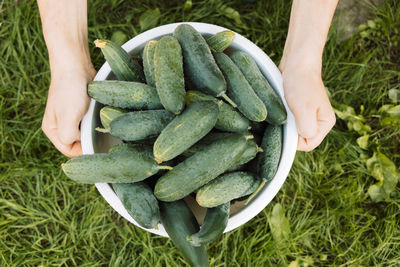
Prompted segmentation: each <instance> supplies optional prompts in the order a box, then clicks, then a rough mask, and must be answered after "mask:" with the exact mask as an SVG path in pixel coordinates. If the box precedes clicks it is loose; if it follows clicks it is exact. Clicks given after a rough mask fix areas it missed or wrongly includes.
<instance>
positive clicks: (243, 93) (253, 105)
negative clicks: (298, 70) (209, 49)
mask: <svg viewBox="0 0 400 267" xmlns="http://www.w3.org/2000/svg"><path fill="white" fill-rule="evenodd" d="M214 57H215V60H216V61H217V64H218V66H219V67H220V69H221V71H222V73H223V74H224V77H225V79H226V82H227V84H228V91H227V94H228V96H229V97H230V98H231V99H232V100H233V102H235V103H236V105H237V108H238V109H239V110H240V112H242V114H243V115H244V116H246V118H248V119H249V120H252V121H263V120H265V119H266V118H267V109H266V108H265V105H264V103H263V102H262V101H261V100H260V98H259V97H258V96H257V95H256V93H255V92H254V90H253V88H251V86H250V84H249V83H248V82H247V80H246V78H245V77H244V76H243V74H242V72H241V71H240V69H239V68H238V67H237V66H236V65H235V63H233V61H232V60H231V59H230V58H229V57H228V56H227V55H225V54H224V53H214Z"/></svg>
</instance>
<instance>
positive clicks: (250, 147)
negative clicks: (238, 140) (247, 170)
mask: <svg viewBox="0 0 400 267" xmlns="http://www.w3.org/2000/svg"><path fill="white" fill-rule="evenodd" d="M258 149H259V148H258V146H257V144H256V142H255V141H254V140H253V139H252V140H249V141H248V142H247V147H246V149H245V150H244V152H243V154H242V155H241V156H240V157H239V158H238V160H237V161H235V162H234V163H233V164H232V166H231V167H230V168H229V169H228V170H227V172H231V171H236V170H238V169H240V168H241V167H243V165H244V164H246V163H247V162H249V161H251V160H252V159H254V158H255V157H256V156H257V153H258V152H259V150H258Z"/></svg>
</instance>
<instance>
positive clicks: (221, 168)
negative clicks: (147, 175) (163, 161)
mask: <svg viewBox="0 0 400 267" xmlns="http://www.w3.org/2000/svg"><path fill="white" fill-rule="evenodd" d="M246 144H247V138H246V137H245V136H244V135H242V134H231V136H229V137H227V138H224V139H221V140H218V141H216V142H213V143H212V144H210V145H209V146H207V148H205V149H203V150H201V151H199V152H197V153H195V154H194V155H193V156H191V157H190V158H188V159H186V160H185V161H183V162H181V163H180V164H178V165H177V166H175V167H174V169H172V170H171V171H168V172H167V173H166V174H164V175H163V176H162V177H161V178H160V179H159V180H158V181H157V184H156V186H155V189H154V195H155V196H156V197H157V198H158V199H159V200H162V201H174V200H178V199H181V198H183V197H185V196H187V195H189V194H190V193H192V192H194V191H195V190H196V189H198V188H200V187H201V186H203V185H204V184H206V183H208V182H209V181H211V180H213V179H214V178H216V177H217V176H218V175H220V174H222V173H223V172H225V171H226V170H227V169H228V168H229V167H230V166H231V165H232V162H235V161H236V160H237V159H238V158H239V157H240V156H241V155H242V153H243V151H244V150H245V149H246ZM194 178H195V179H194Z"/></svg>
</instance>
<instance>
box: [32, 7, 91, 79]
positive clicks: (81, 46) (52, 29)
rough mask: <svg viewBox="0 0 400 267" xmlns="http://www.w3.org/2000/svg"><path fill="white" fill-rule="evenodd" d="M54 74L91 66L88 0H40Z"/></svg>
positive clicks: (85, 70) (40, 9)
mask: <svg viewBox="0 0 400 267" xmlns="http://www.w3.org/2000/svg"><path fill="white" fill-rule="evenodd" d="M37 2H38V6H39V11H40V16H41V21H42V28H43V36H44V39H45V42H46V46H47V49H48V52H49V61H50V69H51V73H52V76H54V75H58V73H62V72H65V71H72V70H74V71H80V72H87V71H88V70H89V69H90V68H91V66H92V65H91V60H90V55H89V47H88V29H87V28H88V26H87V1H86V0H57V1H54V0H38V1H37Z"/></svg>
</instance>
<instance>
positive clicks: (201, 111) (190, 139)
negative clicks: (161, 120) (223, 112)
mask: <svg viewBox="0 0 400 267" xmlns="http://www.w3.org/2000/svg"><path fill="white" fill-rule="evenodd" d="M218 113H219V109H218V105H217V104H216V103H215V102H212V101H201V102H196V103H194V104H192V105H190V106H189V107H188V108H187V109H186V110H185V111H184V112H183V113H182V114H181V115H178V116H177V117H175V119H173V120H172V121H171V122H170V123H169V124H168V125H167V126H166V127H165V129H164V130H162V132H161V134H160V135H159V136H158V138H157V140H156V142H155V143H154V157H155V159H156V160H157V161H158V162H162V161H167V160H170V159H173V158H175V157H176V156H178V155H179V154H181V153H182V152H184V151H185V150H186V149H188V148H189V147H191V146H192V145H193V144H194V143H196V142H197V141H198V140H200V139H201V138H203V137H204V136H205V135H206V134H207V133H208V132H209V131H211V129H212V128H213V127H214V125H215V122H216V121H217V117H218Z"/></svg>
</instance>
